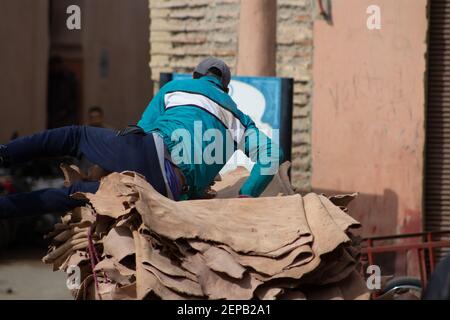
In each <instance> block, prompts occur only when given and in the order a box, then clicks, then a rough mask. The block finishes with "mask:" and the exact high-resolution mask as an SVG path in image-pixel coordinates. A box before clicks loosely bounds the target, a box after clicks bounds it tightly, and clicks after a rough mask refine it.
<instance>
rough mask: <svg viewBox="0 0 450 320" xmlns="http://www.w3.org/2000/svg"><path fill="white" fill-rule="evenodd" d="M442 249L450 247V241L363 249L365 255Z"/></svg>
mask: <svg viewBox="0 0 450 320" xmlns="http://www.w3.org/2000/svg"><path fill="white" fill-rule="evenodd" d="M428 247H430V248H441V247H450V240H447V241H435V242H431V243H428V242H425V243H413V244H393V245H385V246H378V247H364V248H361V251H362V252H363V253H369V252H370V253H378V252H391V251H407V250H411V249H423V248H428Z"/></svg>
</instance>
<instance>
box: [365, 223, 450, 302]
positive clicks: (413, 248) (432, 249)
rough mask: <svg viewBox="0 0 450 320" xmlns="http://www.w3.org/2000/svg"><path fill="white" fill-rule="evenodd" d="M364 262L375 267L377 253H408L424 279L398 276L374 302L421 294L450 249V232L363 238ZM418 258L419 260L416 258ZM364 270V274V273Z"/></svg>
mask: <svg viewBox="0 0 450 320" xmlns="http://www.w3.org/2000/svg"><path fill="white" fill-rule="evenodd" d="M387 241H390V242H394V243H393V244H380V242H381V243H382V242H387ZM361 246H362V250H361V254H362V257H361V260H362V261H363V262H364V261H365V262H366V263H367V265H374V264H376V263H375V258H376V256H377V254H381V253H388V252H390V253H408V252H410V257H412V259H410V260H412V262H415V263H418V270H419V276H420V278H415V277H410V276H407V275H405V276H400V277H399V276H397V277H395V278H393V279H392V280H390V281H388V282H387V283H386V284H385V285H384V286H383V287H382V288H381V290H379V291H375V292H373V294H372V297H373V298H374V299H386V298H389V297H392V296H393V295H395V294H396V293H399V292H404V291H405V290H406V291H408V290H416V291H420V292H419V293H421V291H422V289H423V288H425V287H426V285H427V282H428V280H429V277H430V275H431V274H432V273H433V271H434V270H435V267H436V263H437V262H438V258H440V257H439V256H440V255H441V254H442V253H443V252H445V251H446V250H445V248H450V230H444V231H434V232H422V233H409V234H400V235H390V236H381V237H369V238H364V239H362V242H361ZM414 257H415V258H414ZM363 269H364V268H362V270H361V272H363V273H364V270H363Z"/></svg>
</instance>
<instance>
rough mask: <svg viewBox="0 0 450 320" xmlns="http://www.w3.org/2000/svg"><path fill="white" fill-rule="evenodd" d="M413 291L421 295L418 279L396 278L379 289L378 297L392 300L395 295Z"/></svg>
mask: <svg viewBox="0 0 450 320" xmlns="http://www.w3.org/2000/svg"><path fill="white" fill-rule="evenodd" d="M411 290H412V291H415V292H418V293H419V296H420V295H421V294H422V282H421V281H420V279H417V278H413V277H397V278H394V279H392V280H390V281H388V282H387V283H386V285H385V286H384V287H383V288H382V289H381V291H380V293H379V295H378V297H379V298H381V299H386V298H389V297H390V298H392V297H393V296H395V295H396V294H400V293H402V292H403V293H404V292H408V291H411Z"/></svg>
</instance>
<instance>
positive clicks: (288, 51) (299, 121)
mask: <svg viewBox="0 0 450 320" xmlns="http://www.w3.org/2000/svg"><path fill="white" fill-rule="evenodd" d="M243 1H245V0H243ZM311 1H312V0H278V26H277V76H279V77H289V78H294V112H293V113H294V114H293V122H292V129H293V133H292V182H293V183H294V185H295V186H296V187H298V188H300V189H302V190H309V189H310V188H311V185H310V176H311V99H310V98H311V92H312V81H311V80H312V79H311V74H312V68H311V67H312V66H311V63H312V48H313V44H312V13H311V11H312V10H311V8H312V6H311Z"/></svg>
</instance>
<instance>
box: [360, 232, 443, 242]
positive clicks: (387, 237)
mask: <svg viewBox="0 0 450 320" xmlns="http://www.w3.org/2000/svg"><path fill="white" fill-rule="evenodd" d="M428 233H431V234H432V235H442V234H447V233H448V234H449V235H450V230H443V231H429V232H420V233H405V234H397V235H392V236H379V237H367V238H363V241H368V240H369V239H370V240H372V241H377V240H390V239H401V238H409V237H420V236H424V235H427V234H428Z"/></svg>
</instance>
